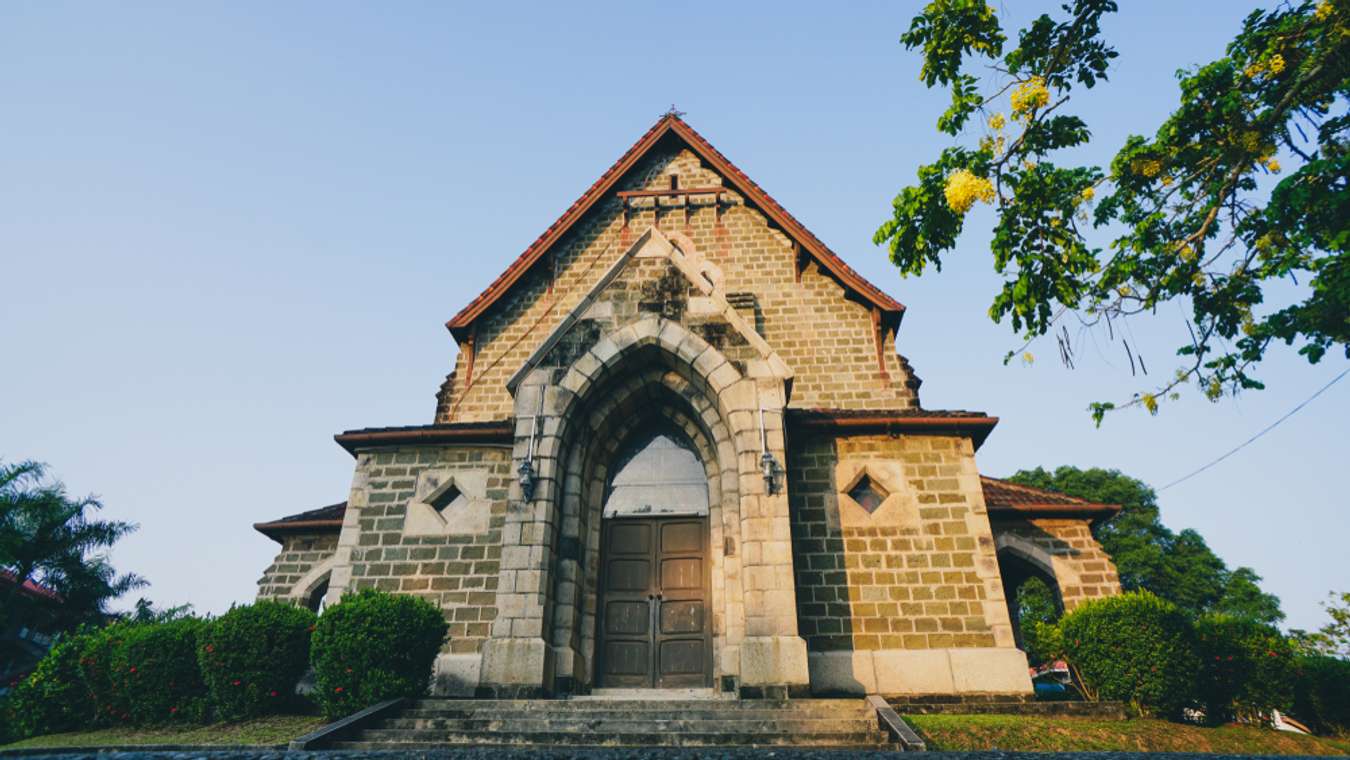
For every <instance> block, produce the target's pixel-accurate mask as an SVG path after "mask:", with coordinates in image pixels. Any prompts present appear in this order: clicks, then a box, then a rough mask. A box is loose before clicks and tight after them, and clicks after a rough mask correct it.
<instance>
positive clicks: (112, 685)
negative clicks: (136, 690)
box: [80, 623, 139, 726]
mask: <svg viewBox="0 0 1350 760" xmlns="http://www.w3.org/2000/svg"><path fill="white" fill-rule="evenodd" d="M138 627H139V626H138V625H135V624H131V623H114V624H113V625H110V626H108V627H106V628H102V629H99V630H97V631H94V632H92V633H90V634H89V636H88V637H87V638H86V639H85V642H84V647H83V649H82V650H81V652H80V676H81V677H82V678H83V679H84V685H85V688H86V689H88V691H89V698H90V700H91V701H92V702H93V710H94V711H93V717H92V720H93V722H94V724H95V725H100V726H112V725H121V724H123V723H127V722H129V721H130V720H131V703H130V702H129V701H128V699H127V694H126V691H125V690H124V689H123V687H122V684H121V682H120V680H118V679H116V678H114V672H113V668H114V665H113V656H114V655H115V654H116V652H117V651H118V649H120V648H121V645H122V640H123V637H124V636H125V635H126V634H127V633H128V632H129V631H131V630H133V629H134V628H138Z"/></svg>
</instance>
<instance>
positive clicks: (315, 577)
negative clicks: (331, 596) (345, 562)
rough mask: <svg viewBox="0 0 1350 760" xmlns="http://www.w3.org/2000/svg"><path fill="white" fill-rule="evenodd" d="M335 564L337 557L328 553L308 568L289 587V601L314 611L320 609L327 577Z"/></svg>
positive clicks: (329, 576)
mask: <svg viewBox="0 0 1350 760" xmlns="http://www.w3.org/2000/svg"><path fill="white" fill-rule="evenodd" d="M336 565H337V558H336V557H333V556H331V555H330V556H329V557H328V558H327V559H325V560H324V561H322V562H320V563H319V564H317V565H315V566H314V567H312V568H310V571H309V572H308V573H305V576H304V577H303V578H301V579H300V580H298V581H296V583H295V586H293V587H292V588H291V593H290V601H291V602H292V603H293V604H296V605H299V606H301V607H308V608H309V609H311V610H313V611H314V612H318V611H319V610H320V609H322V607H323V603H324V598H325V597H326V596H327V593H328V586H329V579H330V578H331V577H332V575H333V568H334V566H336Z"/></svg>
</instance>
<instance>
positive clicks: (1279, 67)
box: [1266, 53, 1284, 74]
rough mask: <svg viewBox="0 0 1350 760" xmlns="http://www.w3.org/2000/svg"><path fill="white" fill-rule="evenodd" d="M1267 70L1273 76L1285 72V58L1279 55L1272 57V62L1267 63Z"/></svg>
mask: <svg viewBox="0 0 1350 760" xmlns="http://www.w3.org/2000/svg"><path fill="white" fill-rule="evenodd" d="M1266 70H1267V71H1269V72H1270V73H1272V74H1278V73H1280V72H1281V71H1284V56H1282V55H1280V54H1279V53H1276V54H1275V55H1272V56H1271V57H1270V60H1269V61H1267V62H1266Z"/></svg>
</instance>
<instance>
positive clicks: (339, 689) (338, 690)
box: [333, 686, 342, 694]
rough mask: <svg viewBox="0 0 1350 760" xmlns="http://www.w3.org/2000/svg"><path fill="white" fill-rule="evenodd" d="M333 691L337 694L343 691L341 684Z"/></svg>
mask: <svg viewBox="0 0 1350 760" xmlns="http://www.w3.org/2000/svg"><path fill="white" fill-rule="evenodd" d="M333 692H334V693H337V694H341V693H342V687H341V686H339V687H337V688H336V689H333Z"/></svg>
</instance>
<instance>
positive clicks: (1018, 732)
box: [905, 715, 1350, 755]
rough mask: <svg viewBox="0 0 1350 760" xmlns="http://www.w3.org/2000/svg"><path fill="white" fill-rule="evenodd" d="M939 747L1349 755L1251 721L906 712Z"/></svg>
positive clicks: (1333, 745) (1330, 742)
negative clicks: (1212, 723)
mask: <svg viewBox="0 0 1350 760" xmlns="http://www.w3.org/2000/svg"><path fill="white" fill-rule="evenodd" d="M905 720H906V721H908V722H909V724H910V725H912V726H914V728H916V729H918V731H919V733H921V734H923V736H924V738H925V739H926V740H927V741H928V748H929V749H936V750H957V751H971V750H994V749H998V750H1007V751H1020V752H1093V751H1098V752H1107V751H1126V752H1212V753H1221V754H1233V755H1350V741H1347V740H1345V739H1326V738H1322V737H1316V736H1304V735H1301V734H1291V733H1288V732H1285V731H1274V730H1271V729H1262V728H1254V727H1251V726H1222V727H1219V728H1202V727H1199V726H1187V725H1181V724H1177V723H1169V722H1167V721H1162V720H1142V719H1139V720H1101V719H1098V718H1065V717H1045V716H1030V715H1028V716H1022V715H906V716H905Z"/></svg>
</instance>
